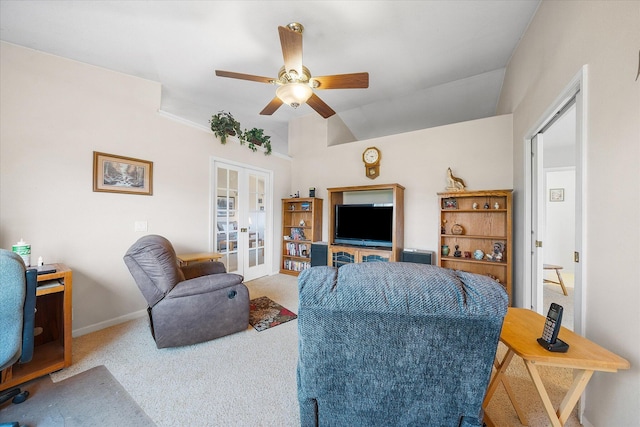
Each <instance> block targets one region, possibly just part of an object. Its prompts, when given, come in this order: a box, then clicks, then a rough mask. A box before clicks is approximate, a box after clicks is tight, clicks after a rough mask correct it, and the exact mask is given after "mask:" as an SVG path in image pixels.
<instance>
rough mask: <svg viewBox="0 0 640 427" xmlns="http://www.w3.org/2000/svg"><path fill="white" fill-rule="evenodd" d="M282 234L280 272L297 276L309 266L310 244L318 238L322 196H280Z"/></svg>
mask: <svg viewBox="0 0 640 427" xmlns="http://www.w3.org/2000/svg"><path fill="white" fill-rule="evenodd" d="M301 221H302V224H303V225H301ZM282 234H283V236H282V262H281V264H280V273H283V274H290V275H293V276H297V275H298V274H300V272H301V271H302V270H306V269H307V268H309V267H311V243H313V242H317V241H319V240H321V239H322V199H319V198H317V197H309V198H294V199H282Z"/></svg>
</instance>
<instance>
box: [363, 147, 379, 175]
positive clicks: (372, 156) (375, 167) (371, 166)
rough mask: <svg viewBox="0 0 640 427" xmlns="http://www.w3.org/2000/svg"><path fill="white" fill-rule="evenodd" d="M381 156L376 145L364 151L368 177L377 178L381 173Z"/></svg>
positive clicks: (365, 168)
mask: <svg viewBox="0 0 640 427" xmlns="http://www.w3.org/2000/svg"><path fill="white" fill-rule="evenodd" d="M380 157H381V155H380V150H378V149H377V148H376V147H369V148H367V149H366V150H364V152H363V153H362V161H363V162H364V170H365V175H366V176H367V178H370V179H376V178H377V177H378V175H380Z"/></svg>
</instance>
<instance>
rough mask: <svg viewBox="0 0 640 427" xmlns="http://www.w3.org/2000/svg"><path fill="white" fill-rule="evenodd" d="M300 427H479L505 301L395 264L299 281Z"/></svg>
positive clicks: (438, 274) (323, 271) (485, 288)
mask: <svg viewBox="0 0 640 427" xmlns="http://www.w3.org/2000/svg"><path fill="white" fill-rule="evenodd" d="M298 288H299V298H300V304H299V307H298V343H299V345H298V350H299V359H298V399H299V403H300V425H301V426H304V427H307V426H309V427H311V426H367V427H372V426H385V427H386V426H429V427H454V426H455V427H480V426H482V418H483V413H482V401H483V399H484V395H485V393H486V389H487V386H488V384H489V379H490V377H491V369H492V366H493V360H494V356H495V354H496V349H497V347H498V340H499V337H500V330H501V328H502V322H503V319H504V316H505V314H506V311H507V301H508V297H507V293H506V292H505V290H504V288H503V287H502V286H501V285H500V284H499V283H497V282H496V281H494V280H492V279H490V278H489V277H487V276H481V275H476V274H471V273H466V272H463V271H453V270H448V269H445V268H440V267H436V266H432V265H425V264H413V263H403V262H374V263H360V264H348V265H345V266H342V267H340V269H336V268H333V267H312V268H310V269H307V270H305V271H303V272H302V273H301V274H300V276H298Z"/></svg>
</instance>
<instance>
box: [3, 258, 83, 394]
mask: <svg viewBox="0 0 640 427" xmlns="http://www.w3.org/2000/svg"><path fill="white" fill-rule="evenodd" d="M52 265H53V266H54V267H55V269H56V271H55V272H54V273H49V274H41V275H39V276H38V288H37V289H36V310H37V311H36V319H35V326H36V327H37V328H42V332H41V333H40V334H39V335H37V336H35V337H34V348H33V358H32V359H31V361H30V362H27V363H24V364H18V363H16V364H15V365H13V366H11V367H9V368H7V369H5V370H4V371H2V378H1V379H0V391H2V390H6V389H9V388H11V387H15V386H18V385H20V384H22V383H25V382H27V381H30V380H32V379H34V378H38V377H41V376H43V375H46V374H50V373H51V372H55V371H59V370H60V369H62V368H66V367H68V366H71V295H72V271H71V269H70V268H69V267H67V266H66V265H64V264H52Z"/></svg>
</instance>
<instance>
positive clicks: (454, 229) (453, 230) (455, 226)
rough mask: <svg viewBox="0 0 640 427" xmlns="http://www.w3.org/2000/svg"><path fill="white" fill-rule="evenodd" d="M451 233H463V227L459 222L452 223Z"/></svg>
mask: <svg viewBox="0 0 640 427" xmlns="http://www.w3.org/2000/svg"><path fill="white" fill-rule="evenodd" d="M451 234H455V235H458V236H459V235H461V234H464V228H463V227H462V226H461V225H460V224H453V225H452V226H451Z"/></svg>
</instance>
